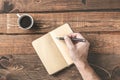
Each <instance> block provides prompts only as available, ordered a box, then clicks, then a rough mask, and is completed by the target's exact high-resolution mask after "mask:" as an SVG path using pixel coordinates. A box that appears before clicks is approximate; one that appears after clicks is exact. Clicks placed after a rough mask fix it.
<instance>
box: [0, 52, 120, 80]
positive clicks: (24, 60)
mask: <svg viewBox="0 0 120 80" xmlns="http://www.w3.org/2000/svg"><path fill="white" fill-rule="evenodd" d="M111 58H112V59H111ZM13 59H14V61H13V62H12V64H13V65H14V64H16V65H18V66H19V65H22V66H23V69H22V70H20V71H18V70H16V71H9V70H5V69H4V70H5V71H8V72H10V73H9V74H8V75H7V76H5V77H6V78H9V79H10V80H13V79H16V80H33V79H34V80H58V79H60V80H74V79H76V80H82V79H81V76H80V74H79V72H78V70H77V68H76V67H75V66H74V65H72V66H70V67H68V68H66V69H64V70H62V71H61V72H59V73H57V74H55V75H53V76H49V75H48V73H47V71H46V70H45V68H44V66H43V64H42V63H41V61H40V59H39V58H38V56H37V55H13ZM119 59H120V55H110V54H109V55H103V54H102V55H99V54H92V55H90V56H89V63H90V64H92V65H93V66H92V67H93V68H94V70H95V71H96V73H97V74H98V75H99V76H100V77H101V78H102V80H109V78H110V77H109V76H108V74H109V75H110V76H111V75H112V76H115V75H113V74H111V72H113V71H114V69H115V68H116V67H117V66H118V64H120V60H119ZM13 67H14V66H13ZM103 69H104V70H105V71H107V72H108V73H107V72H105V71H104V70H103ZM0 72H1V70H0ZM1 73H3V72H1ZM117 77H119V76H117ZM112 80H116V77H113V78H112Z"/></svg>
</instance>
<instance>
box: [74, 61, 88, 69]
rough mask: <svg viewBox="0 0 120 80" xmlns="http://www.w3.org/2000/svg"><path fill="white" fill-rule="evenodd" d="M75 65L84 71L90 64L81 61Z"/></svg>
mask: <svg viewBox="0 0 120 80" xmlns="http://www.w3.org/2000/svg"><path fill="white" fill-rule="evenodd" d="M74 64H75V66H76V67H79V68H82V69H83V68H85V67H87V66H89V63H88V61H87V60H85V61H81V60H79V61H75V62H74Z"/></svg>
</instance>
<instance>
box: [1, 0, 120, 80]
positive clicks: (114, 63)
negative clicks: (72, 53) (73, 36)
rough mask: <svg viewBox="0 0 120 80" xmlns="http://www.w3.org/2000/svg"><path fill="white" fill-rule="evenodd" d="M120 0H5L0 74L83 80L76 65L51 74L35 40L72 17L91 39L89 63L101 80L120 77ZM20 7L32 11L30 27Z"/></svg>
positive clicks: (23, 79)
mask: <svg viewBox="0 0 120 80" xmlns="http://www.w3.org/2000/svg"><path fill="white" fill-rule="evenodd" d="M119 11H120V0H0V13H1V14H0V80H82V79H81V76H80V74H79V72H78V71H77V68H76V67H75V66H74V65H72V66H70V67H69V68H66V69H64V70H62V71H61V72H59V73H57V74H55V75H52V76H50V75H48V73H47V72H46V70H45V68H44V66H43V64H42V63H41V61H40V59H39V58H38V56H37V55H36V52H35V50H34V49H33V47H32V45H31V42H32V41H33V40H35V39H37V38H39V37H41V36H42V35H44V34H45V33H47V32H49V31H51V30H53V29H55V28H56V27H58V26H60V25H62V24H64V23H69V24H70V25H71V27H72V29H73V31H74V32H81V34H83V35H84V36H85V38H86V39H88V41H89V42H90V43H91V46H90V50H89V53H90V54H89V58H88V60H89V63H90V64H91V66H92V67H93V68H94V69H95V71H96V73H97V74H99V76H100V77H101V78H102V80H120V77H119V76H120V60H119V59H120V12H119ZM16 13H20V14H23V13H27V14H30V15H31V16H32V17H33V18H34V21H35V25H34V26H33V28H32V29H31V30H22V29H20V28H18V24H17V19H18V18H17V16H16Z"/></svg>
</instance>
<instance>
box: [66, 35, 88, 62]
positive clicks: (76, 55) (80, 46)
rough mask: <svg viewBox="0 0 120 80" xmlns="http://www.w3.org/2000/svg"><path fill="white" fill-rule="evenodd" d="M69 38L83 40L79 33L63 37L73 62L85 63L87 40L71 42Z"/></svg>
mask: <svg viewBox="0 0 120 80" xmlns="http://www.w3.org/2000/svg"><path fill="white" fill-rule="evenodd" d="M70 38H81V39H85V38H84V37H83V36H82V35H81V34H80V33H72V34H69V35H68V36H65V37H64V39H65V42H66V45H67V47H68V49H69V53H70V56H71V58H72V60H73V62H74V63H77V62H87V56H88V50H89V42H88V41H87V40H86V42H72V41H71V39H70Z"/></svg>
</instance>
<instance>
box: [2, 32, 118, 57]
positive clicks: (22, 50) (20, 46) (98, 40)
mask: <svg viewBox="0 0 120 80" xmlns="http://www.w3.org/2000/svg"><path fill="white" fill-rule="evenodd" d="M82 34H83V35H84V36H85V38H86V39H87V40H88V41H89V42H90V44H91V46H90V51H89V53H91V54H92V53H96V54H120V33H105V34H103V33H99V34H98V33H82ZM41 36H42V35H41V34H34V35H0V38H1V39H0V55H3V54H35V53H36V52H35V51H34V49H33V47H32V45H31V42H32V41H33V40H35V39H37V38H39V37H41Z"/></svg>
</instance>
